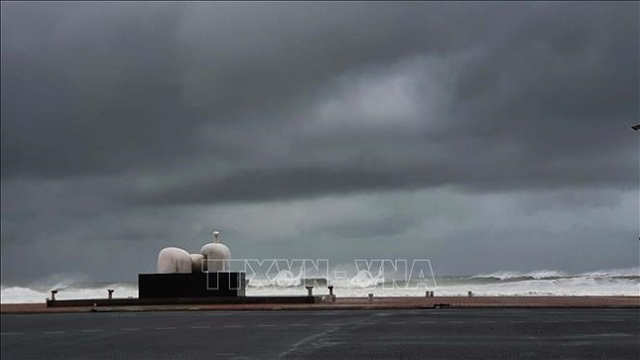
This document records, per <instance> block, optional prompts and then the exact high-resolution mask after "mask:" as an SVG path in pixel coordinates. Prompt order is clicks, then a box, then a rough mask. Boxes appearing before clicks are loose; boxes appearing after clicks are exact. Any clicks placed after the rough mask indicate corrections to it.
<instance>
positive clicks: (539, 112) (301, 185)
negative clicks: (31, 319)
mask: <svg viewBox="0 0 640 360" xmlns="http://www.w3.org/2000/svg"><path fill="white" fill-rule="evenodd" d="M1 6H2V8H1V9H2V14H1V16H2V18H1V20H2V21H1V29H2V44H1V56H2V259H1V260H2V283H3V285H4V284H12V283H28V282H32V281H36V280H38V279H43V278H47V277H51V276H56V274H69V273H74V274H83V275H85V276H88V277H89V278H90V279H95V280H105V281H121V280H135V279H136V278H137V274H138V273H148V272H155V263H156V256H157V252H158V251H159V250H160V249H161V248H163V247H166V246H179V247H183V248H185V249H186V250H188V251H189V252H192V253H195V252H198V251H199V249H200V247H201V246H202V245H203V244H204V243H205V242H207V241H209V239H210V234H211V232H212V231H213V230H216V229H217V230H219V231H221V232H222V234H223V242H225V243H226V244H228V245H229V247H230V248H231V251H232V253H233V256H234V258H273V257H277V258H312V259H315V258H326V259H329V261H330V262H331V264H332V265H338V264H349V263H353V260H354V259H366V258H387V257H388V258H409V259H417V258H420V259H422V258H426V259H431V261H432V264H433V267H434V270H435V272H436V275H445V274H476V273H487V272H492V271H498V270H519V271H531V270H538V269H555V270H563V271H567V272H582V271H589V270H598V269H612V268H629V267H635V266H638V262H639V256H640V255H639V253H640V249H639V242H638V224H639V222H640V215H639V210H638V202H639V193H638V190H639V157H640V153H639V149H640V136H639V135H640V133H638V132H634V131H633V130H632V129H631V125H633V124H634V123H637V122H638V119H639V118H640V110H639V104H640V99H639V96H640V90H639V83H640V74H639V65H638V64H639V63H640V56H639V54H640V45H639V44H640V35H639V34H640V30H639V4H638V3H637V2H624V3H613V2H601V3H599V2H584V3H580V2H565V3H548V2H545V3H537V2H527V3H515V2H509V3H485V2H473V3H469V2H466V3H436V2H424V3H421V2H409V3H381V2H374V3H364V2H348V3H347V2H344V3H330V2H319V3H306V2H301V3H266V2H258V3H215V2H211V3H209V2H204V3H203V2H198V3H171V2H159V3H146V2H145V3H142V2H129V3H127V2H120V3H99V2H88V3H82V4H75V3H67V2H64V3H62V2H59V3H56V2H31V3H13V2H5V1H3V2H2V5H1Z"/></svg>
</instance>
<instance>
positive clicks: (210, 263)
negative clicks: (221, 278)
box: [200, 243, 231, 272]
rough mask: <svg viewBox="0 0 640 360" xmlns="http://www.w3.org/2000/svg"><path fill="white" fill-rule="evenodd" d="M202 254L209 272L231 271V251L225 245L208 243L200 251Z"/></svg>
mask: <svg viewBox="0 0 640 360" xmlns="http://www.w3.org/2000/svg"><path fill="white" fill-rule="evenodd" d="M200 254H202V255H204V258H205V263H206V269H207V271H209V272H215V271H227V270H229V267H230V266H229V265H230V260H231V250H229V248H228V247H227V245H225V244H221V243H208V244H205V245H204V246H203V247H202V249H200Z"/></svg>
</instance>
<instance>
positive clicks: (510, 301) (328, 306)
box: [0, 296, 640, 314]
mask: <svg viewBox="0 0 640 360" xmlns="http://www.w3.org/2000/svg"><path fill="white" fill-rule="evenodd" d="M320 298H322V301H320V302H316V303H308V304H274V303H271V304H270V303H260V304H171V305H136V306H96V307H91V306H73V307H47V304H46V303H44V302H43V303H21V304H20V303H6V304H0V313H2V314H46V313H84V312H141V311H216V310H217V311H224V310H227V311H228V310H233V311H235V310H376V309H379V310H384V309H436V308H457V309H461V308H466V309H473V308H496V309H508V308H531V309H534V308H537V309H545V308H640V296H471V297H464V296H435V297H374V298H373V299H372V300H369V298H367V297H337V298H336V301H335V302H330V301H329V299H328V298H326V297H324V298H323V297H320Z"/></svg>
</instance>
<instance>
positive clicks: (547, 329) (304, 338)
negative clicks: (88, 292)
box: [1, 309, 640, 360]
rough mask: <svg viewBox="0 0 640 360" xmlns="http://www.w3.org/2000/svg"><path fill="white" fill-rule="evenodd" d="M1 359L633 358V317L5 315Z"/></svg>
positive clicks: (638, 327) (620, 312)
mask: <svg viewBox="0 0 640 360" xmlns="http://www.w3.org/2000/svg"><path fill="white" fill-rule="evenodd" d="M1 320H2V322H1V328H2V331H1V335H2V336H1V339H2V343H1V345H2V346H1V351H2V354H1V355H2V359H3V360H8V359H24V358H27V359H45V358H47V359H113V358H118V359H196V358H203V359H205V358H207V359H210V358H221V359H225V358H264V359H273V358H279V357H282V358H316V359H320V358H322V359H333V358H348V359H357V358H366V359H371V358H379V359H384V358H388V359H403V358H406V359H428V358H435V359H469V358H476V359H515V358H520V359H557V358H563V359H605V358H608V359H640V321H639V320H640V309H430V310H388V311H367V310H356V311H353V310H342V311H340V310H338V311H306V310H305V311H302V310H300V311H237V312H232V311H212V312H206V311H191V312H137V313H81V314H40V315H15V314H3V315H2V318H1Z"/></svg>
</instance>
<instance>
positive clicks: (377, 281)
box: [0, 267, 640, 304]
mask: <svg viewBox="0 0 640 360" xmlns="http://www.w3.org/2000/svg"><path fill="white" fill-rule="evenodd" d="M307 285H313V286H314V294H317V295H325V294H328V289H327V286H328V285H333V286H334V293H335V294H336V296H339V297H364V296H367V295H368V294H374V295H375V296H384V297H386V296H424V295H425V291H427V290H429V291H433V292H434V294H435V295H436V296H467V295H468V292H469V291H471V292H473V294H474V295H475V296H640V267H634V268H629V269H611V270H598V271H592V272H584V273H579V274H568V273H565V272H562V271H554V270H538V271H532V272H517V271H500V272H494V273H487V274H476V275H468V276H435V277H434V278H430V279H429V281H428V282H427V283H426V284H425V283H421V282H413V281H403V280H398V279H393V278H389V277H385V276H383V275H376V276H372V275H371V274H370V273H366V272H365V273H363V272H359V273H357V274H355V275H353V274H352V275H350V276H347V277H346V278H342V279H328V278H325V277H302V276H293V275H292V274H291V273H283V274H278V276H275V277H272V278H257V277H255V278H253V279H251V280H250V281H249V284H248V286H247V290H246V295H247V296H267V295H280V296H283V295H287V296H289V295H301V296H302V295H306V294H307V290H306V289H305V286H307ZM53 289H58V294H57V295H56V299H60V300H64V299H91V298H106V296H107V289H113V290H114V293H113V295H114V298H129V297H133V298H136V297H138V285H137V283H135V282H122V283H105V282H91V281H84V280H74V279H72V278H68V279H61V280H58V281H56V282H55V283H51V284H43V283H39V284H37V285H33V284H31V285H25V286H4V285H3V286H2V287H1V291H0V297H1V302H2V303H3V304H6V303H42V302H44V301H45V299H46V298H48V297H50V296H51V295H50V291H51V290H53Z"/></svg>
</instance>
